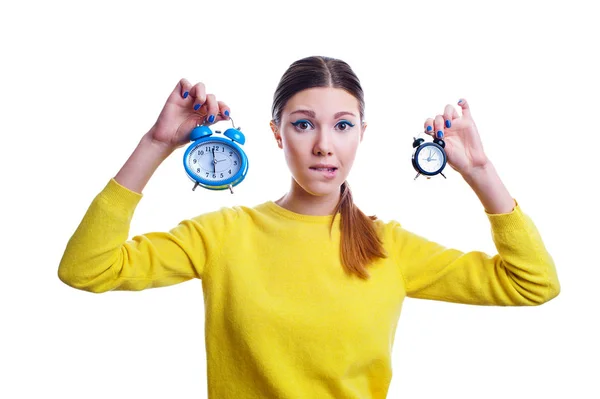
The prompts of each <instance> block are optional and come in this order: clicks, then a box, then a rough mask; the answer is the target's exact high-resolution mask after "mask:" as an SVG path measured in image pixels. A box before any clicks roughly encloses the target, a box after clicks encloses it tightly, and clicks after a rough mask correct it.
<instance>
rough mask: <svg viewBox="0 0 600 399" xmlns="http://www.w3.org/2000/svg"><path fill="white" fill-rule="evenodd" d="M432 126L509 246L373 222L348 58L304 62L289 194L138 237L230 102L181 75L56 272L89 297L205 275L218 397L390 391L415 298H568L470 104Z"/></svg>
mask: <svg viewBox="0 0 600 399" xmlns="http://www.w3.org/2000/svg"><path fill="white" fill-rule="evenodd" d="M458 105H459V106H460V108H461V109H462V112H461V114H462V115H460V116H459V114H458V113H457V111H456V109H455V107H454V106H452V105H448V106H447V107H446V108H445V110H444V112H443V114H440V115H437V116H435V117H434V118H431V119H427V120H426V121H425V127H424V130H425V132H426V133H428V134H430V135H433V134H434V132H435V134H436V135H437V136H438V137H444V139H445V141H446V151H447V155H448V163H449V164H450V166H452V167H453V168H454V169H455V170H456V171H458V172H459V173H460V174H461V175H462V176H463V177H464V179H465V180H466V181H467V182H468V184H469V185H470V187H472V188H473V190H474V191H475V193H476V194H477V196H478V198H479V199H480V200H481V203H482V204H483V206H484V209H485V211H486V214H487V216H488V218H489V221H490V224H491V229H492V237H493V240H494V243H495V245H496V248H497V249H498V253H497V254H496V255H494V256H489V255H487V254H485V253H482V252H478V251H473V252H468V253H463V252H460V251H458V250H455V249H448V248H444V247H443V246H441V245H439V244H437V243H435V242H431V241H428V240H426V239H424V238H422V237H420V236H418V235H416V234H413V233H411V232H409V231H407V230H405V229H403V228H402V226H401V225H400V224H399V223H398V222H396V221H390V222H383V221H381V220H379V219H376V218H374V217H373V218H371V217H368V216H366V215H364V214H363V213H362V212H361V211H360V210H359V209H358V208H357V207H356V205H354V203H353V201H352V195H351V193H350V188H349V187H348V184H347V183H346V181H345V180H346V176H348V173H349V172H350V169H351V168H352V164H353V162H354V159H355V155H356V151H357V148H358V146H359V144H360V142H361V140H362V137H363V135H364V133H365V129H366V124H365V123H364V121H363V111H364V101H363V92H362V89H361V86H360V83H359V80H358V78H357V77H356V76H355V74H354V73H353V71H352V69H351V68H350V67H349V66H348V65H347V64H346V63H344V62H343V61H340V60H336V59H331V58H327V57H308V58H305V59H301V60H298V61H296V62H295V63H293V64H292V65H291V66H290V67H289V69H288V70H287V71H286V72H285V74H284V75H283V77H282V78H281V81H280V83H279V86H278V87H277V90H276V92H275V95H274V103H273V108H272V113H273V115H272V116H273V119H272V121H271V129H272V132H273V136H274V139H275V141H276V143H277V145H278V146H279V148H281V149H282V150H283V152H284V155H285V160H286V162H287V164H288V167H289V169H290V171H291V174H292V179H291V187H290V189H289V191H288V192H287V193H286V194H285V195H284V196H282V197H281V198H279V199H278V200H276V201H267V202H264V203H262V204H259V205H256V206H252V207H245V206H239V207H230V208H226V207H224V208H222V209H220V210H217V211H212V212H208V213H205V214H201V215H200V216H197V217H194V218H192V219H189V220H185V221H184V222H182V223H180V224H179V225H178V226H176V227H175V228H173V229H172V230H171V231H169V232H164V233H150V234H145V235H139V236H135V237H133V238H132V239H130V240H128V233H129V226H130V222H131V219H132V216H133V213H134V210H135V208H136V205H137V204H138V202H139V201H140V199H141V197H142V195H141V193H142V190H143V189H144V186H145V185H146V183H147V182H148V180H149V179H150V177H151V176H152V174H153V173H154V171H155V170H156V168H157V167H158V166H159V165H160V163H161V162H162V161H163V160H164V159H165V158H166V157H168V156H169V154H171V153H172V152H173V151H174V150H175V149H176V148H178V147H180V146H182V145H184V144H187V143H188V142H189V139H188V137H189V133H190V131H191V130H192V128H193V127H195V126H196V124H197V123H204V122H205V120H206V122H205V123H207V124H211V123H214V122H217V121H219V120H221V119H226V118H228V116H229V112H230V109H229V108H228V106H227V105H226V104H225V103H223V102H221V101H217V99H216V97H215V96H214V95H213V94H207V93H206V91H205V86H204V85H203V84H202V83H198V84H195V85H193V86H192V85H191V84H190V83H189V82H188V81H186V80H185V79H184V80H181V81H180V82H179V83H178V84H177V86H176V87H175V89H174V90H173V92H172V93H171V95H170V96H169V98H168V99H167V102H166V104H165V106H164V108H163V110H162V112H161V114H160V116H159V117H158V119H157V121H156V123H155V125H154V126H153V127H152V128H151V129H150V130H149V131H148V133H146V134H145V135H144V136H143V137H142V139H141V141H140V143H139V145H138V147H137V148H136V149H135V151H134V152H133V154H132V155H131V157H130V158H129V159H128V160H127V162H126V163H125V164H124V165H123V167H122V169H121V170H120V171H119V172H118V173H117V175H116V176H115V177H114V178H113V179H110V180H109V182H108V184H107V185H106V187H105V188H104V189H103V190H102V191H101V192H100V193H99V194H98V195H97V197H96V198H95V199H94V200H93V202H92V204H91V205H90V207H89V209H88V211H87V213H86V214H85V216H84V218H83V220H82V221H81V224H80V225H79V227H78V228H77V230H76V231H75V233H74V235H73V236H72V238H71V239H70V241H69V243H68V245H67V248H66V250H65V253H64V256H63V259H62V261H61V264H60V266H59V277H60V279H61V280H62V281H64V282H65V283H66V284H68V285H70V286H72V287H75V288H78V289H82V290H88V291H92V292H104V291H109V290H142V289H146V288H152V287H159V286H166V285H171V284H176V283H180V282H183V281H186V280H189V279H192V278H200V279H202V287H203V294H204V298H205V314H206V320H205V323H206V336H205V343H206V353H207V362H208V365H207V366H208V368H207V369H208V393H209V398H385V397H386V395H387V391H388V387H389V384H390V380H391V376H392V369H391V351H392V346H393V341H394V335H395V331H396V326H397V323H398V318H399V315H400V310H401V307H402V303H403V300H404V298H405V297H407V296H408V297H413V298H426V299H437V300H443V301H450V302H458V303H468V304H478V305H539V304H542V303H544V302H547V301H549V300H550V299H552V298H554V297H555V296H556V295H558V293H559V291H560V286H559V282H558V278H557V274H556V270H555V266H554V263H553V260H552V258H551V256H550V255H549V253H548V252H547V251H546V249H545V247H544V245H543V242H542V240H541V238H540V236H539V234H538V231H537V229H536V227H535V226H534V224H533V223H532V221H531V220H530V219H529V218H528V217H527V216H526V215H525V214H524V213H523V212H522V210H521V209H520V207H519V205H518V204H517V203H516V202H515V201H514V199H513V197H512V196H511V195H510V194H509V193H508V192H507V190H506V188H505V187H504V185H503V184H502V182H501V180H500V178H499V177H498V175H497V174H496V171H495V169H494V167H493V165H492V163H491V162H490V160H489V159H488V158H487V156H486V155H485V153H484V152H483V149H482V146H481V142H480V138H479V134H478V132H477V128H476V126H475V123H474V122H473V118H472V115H471V113H470V111H469V105H468V103H467V101H466V100H464V99H462V100H460V101H459V102H458Z"/></svg>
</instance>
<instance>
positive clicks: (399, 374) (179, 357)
mask: <svg viewBox="0 0 600 399" xmlns="http://www.w3.org/2000/svg"><path fill="white" fill-rule="evenodd" d="M591 3H592V2H591V1H589V2H583V1H574V0H571V1H561V2H556V1H544V2H541V1H540V2H533V1H529V2H528V1H503V2H495V3H491V2H475V1H452V2H450V1H447V2H442V1H439V2H433V1H410V2H400V4H398V5H395V6H394V8H391V5H390V4H391V3H388V2H387V1H386V2H381V1H373V0H371V1H365V2H356V3H353V2H349V1H345V2H333V1H324V0H321V1H317V2H313V1H305V0H303V1H297V2H280V3H276V2H260V1H247V2H233V1H212V2H205V1H169V2H165V1H160V2H152V1H147V2H143V3H142V2H139V3H138V2H135V4H134V3H133V2H123V1H114V0H110V1H109V0H105V1H102V2H94V3H92V2H75V1H60V0H57V1H52V2H42V1H22V2H18V3H17V4H18V5H15V3H13V4H12V5H7V4H8V2H5V3H3V5H2V6H1V8H0V34H1V36H0V37H1V43H2V45H1V51H2V53H1V54H2V55H1V58H2V61H1V64H0V65H1V74H0V101H1V102H0V118H1V124H0V129H1V130H2V131H1V137H2V141H1V142H0V143H1V144H0V149H1V154H2V156H1V157H0V162H1V165H0V166H1V168H0V171H1V172H0V173H2V175H1V179H2V195H1V197H0V201H2V202H1V207H0V212H2V215H1V219H0V220H1V225H2V227H3V228H2V240H1V241H0V242H1V245H2V252H1V255H0V256H1V257H0V260H1V271H2V275H1V281H2V288H1V290H0V295H1V298H0V299H1V301H0V317H1V319H0V320H1V321H0V323H1V324H2V328H1V330H0V334H1V335H0V336H1V339H0V367H1V370H2V373H1V374H0V397H3V398H31V397H61V398H104V397H111V398H141V397H144V398H166V397H169V398H204V397H206V368H205V367H206V365H205V362H206V359H205V350H204V320H203V318H204V309H203V298H202V291H201V282H200V281H198V280H195V281H190V282H187V283H184V284H180V285H176V286H172V287H165V288H160V289H154V290H147V291H143V292H137V293H132V292H112V293H106V294H102V295H95V294H90V293H86V292H83V291H78V290H75V289H72V288H69V287H68V286H66V285H64V284H63V283H61V282H60V281H59V279H58V277H57V268H58V264H59V261H60V258H61V256H62V253H63V250H64V247H65V245H66V243H67V241H68V239H69V238H70V236H71V234H72V233H73V231H74V230H75V228H76V227H77V225H78V223H79V221H80V220H81V217H82V216H83V214H84V212H85V210H86V209H87V207H88V205H89V203H90V202H91V200H92V199H93V197H94V196H95V195H96V194H97V193H98V192H99V191H100V190H101V189H102V188H103V187H104V185H105V184H106V183H107V182H108V180H109V179H110V178H111V177H113V176H114V174H115V173H116V172H117V171H118V169H119V168H120V166H121V165H122V164H123V163H124V162H125V160H126V159H127V157H128V156H129V154H130V153H131V152H132V150H133V149H134V148H135V146H136V144H137V142H138V140H139V139H140V137H141V136H142V135H143V134H144V133H145V132H146V131H147V130H148V128H149V127H150V126H151V125H152V124H153V123H154V121H155V120H156V117H157V116H158V113H159V111H160V110H161V108H162V106H163V104H164V101H165V100H166V98H167V96H168V95H169V93H170V92H171V90H172V89H173V87H174V86H175V84H176V83H177V81H178V80H179V79H180V78H182V77H186V78H187V79H189V80H190V81H191V82H197V81H202V82H204V83H205V84H206V87H207V89H208V92H210V93H215V94H216V96H217V98H218V99H220V100H223V101H225V102H227V103H228V104H229V105H230V107H231V110H232V111H231V112H232V113H231V115H232V117H233V119H234V121H235V123H236V125H239V126H241V127H242V130H243V131H244V132H245V134H246V137H247V144H246V145H245V148H246V152H247V153H248V155H249V158H250V162H251V164H250V170H249V174H248V177H247V178H246V180H245V181H244V182H243V183H242V184H241V185H239V186H238V187H237V190H236V193H235V194H234V195H231V194H229V193H228V192H208V191H206V190H196V191H195V192H192V190H191V188H192V183H191V182H190V180H189V179H188V177H187V176H186V175H185V172H184V169H183V166H182V161H181V158H182V155H183V152H184V149H183V148H182V149H181V150H178V152H176V153H175V154H173V156H172V157H170V158H169V159H168V160H167V161H166V162H165V163H164V164H163V165H161V167H160V168H159V169H158V171H157V172H156V174H155V176H154V177H153V179H152V180H151V181H150V183H149V184H148V186H147V187H146V189H145V191H144V198H143V199H142V201H141V203H140V204H139V206H138V208H137V210H136V214H135V218H134V220H133V224H132V227H131V234H132V235H134V234H139V233H145V232H148V231H153V230H166V229H169V228H171V227H173V226H175V225H176V224H177V223H178V222H179V221H180V220H182V219H184V218H189V217H193V216H195V215H197V214H200V213H204V212H206V211H210V210H214V209H217V208H218V207H220V206H231V205H237V204H244V205H254V204H257V203H260V202H264V201H266V200H275V199H277V198H279V197H280V196H281V195H283V194H284V193H285V191H286V189H287V188H288V186H289V179H290V177H289V173H288V170H287V168H286V166H285V161H284V158H283V154H282V152H281V151H280V150H279V149H278V148H277V147H276V144H275V141H274V140H273V139H272V135H271V132H270V130H269V125H268V124H269V120H270V118H271V115H270V107H271V101H272V96H273V92H274V90H275V87H276V85H277V83H278V81H279V78H280V77H281V75H282V74H283V72H284V71H285V69H286V68H287V67H288V66H289V65H290V64H291V63H292V62H293V61H295V60H296V59H299V58H302V57H305V56H309V55H326V56H331V57H336V58H341V59H343V60H345V61H347V62H348V63H349V64H350V65H351V66H352V68H353V69H354V70H355V72H356V73H357V74H358V76H359V78H360V79H361V82H362V84H363V88H364V90H365V99H366V120H367V122H368V123H369V127H368V129H367V132H366V135H365V139H364V141H363V143H362V145H361V147H360V149H359V154H358V157H357V160H356V163H355V167H354V169H353V171H352V173H351V175H350V177H349V182H350V184H351V186H352V188H353V192H354V195H355V198H356V202H357V204H358V205H359V206H360V207H361V208H362V209H363V210H364V211H365V212H366V213H368V214H376V215H377V216H379V217H381V218H383V219H385V220H389V219H395V220H398V221H400V222H401V223H402V224H403V225H404V227H406V228H407V229H410V230H412V231H414V232H417V233H419V234H422V235H424V236H426V237H428V238H430V239H432V240H436V241H438V242H440V243H442V244H444V245H446V246H449V247H455V248H459V249H461V250H465V251H468V250H475V249H477V250H484V251H487V252H490V253H495V248H494V246H493V243H492V241H491V235H490V232H489V224H488V221H487V218H486V217H485V215H484V213H483V209H482V206H481V204H480V203H479V202H478V200H477V197H476V196H475V194H474V193H473V192H472V191H471V189H470V188H469V186H468V185H467V184H466V183H465V182H464V181H463V180H462V179H461V177H460V175H458V174H457V173H456V172H454V171H453V170H452V169H450V168H448V169H447V177H448V179H447V180H444V179H443V178H441V177H438V178H436V179H430V180H427V179H424V178H422V177H421V178H419V179H417V180H416V181H415V180H413V177H414V175H415V172H414V170H413V169H412V166H411V163H410V155H411V152H412V147H411V144H412V137H413V136H414V135H415V134H417V133H418V132H419V131H421V130H422V127H423V122H424V121H425V119H426V118H428V117H435V115H437V114H438V113H442V112H443V109H444V106H445V105H446V104H449V103H450V104H456V101H457V100H458V99H459V98H461V97H464V98H466V99H467V100H468V101H469V102H470V104H471V109H472V113H473V117H474V119H475V121H476V123H477V125H478V127H479V131H480V134H481V137H482V141H483V144H484V148H485V150H486V152H487V154H488V156H489V157H490V159H491V160H492V162H493V163H494V164H495V166H496V168H497V170H498V171H499V173H500V176H501V178H502V179H503V181H504V183H505V184H506V186H507V188H508V189H509V191H510V193H511V194H512V195H513V196H514V197H515V198H516V199H517V200H518V201H519V204H520V205H521V207H522V208H523V210H524V211H525V212H526V213H527V214H529V215H530V216H531V217H532V219H533V220H534V222H535V223H536V225H537V226H538V228H539V230H540V232H541V234H542V237H543V238H544V241H545V244H546V246H547V248H548V249H549V251H550V253H551V254H552V255H553V257H554V260H555V262H556V265H557V269H558V273H559V278H560V282H561V285H562V292H561V294H560V295H559V297H557V298H556V299H554V300H553V301H551V302H549V303H547V304H544V305H542V306H539V307H528V308H516V307H507V308H501V307H477V306H467V305H457V304H449V303H443V302H434V301H423V300H413V299H407V300H406V302H405V304H404V309H403V312H402V315H401V318H400V323H399V327H398V331H397V335H396V343H395V346H394V351H393V367H394V369H393V371H394V377H393V381H392V384H391V387H390V393H389V396H388V397H390V398H399V397H403V398H413V399H415V398H439V397H445V398H482V397H484V398H504V397H511V398H541V397H546V398H549V397H551V398H566V397H572V398H597V397H599V395H600V388H599V387H598V383H597V382H593V381H594V380H596V378H597V377H598V372H599V369H600V367H599V365H598V358H599V356H600V351H599V345H598V336H599V335H600V329H599V328H598V327H597V325H598V324H597V322H598V309H597V305H598V296H597V294H596V291H597V285H598V284H597V282H598V279H599V278H600V272H599V271H598V268H599V266H600V261H599V255H598V252H597V249H598V246H599V242H600V240H599V239H600V234H598V228H597V226H598V222H599V218H598V214H597V209H598V204H599V197H598V194H597V192H598V186H599V184H598V182H599V181H600V178H599V177H598V145H597V138H598V133H599V131H598V109H599V107H598V106H599V105H600V101H599V100H598V96H599V95H600V94H599V92H600V90H599V89H600V84H599V83H600V82H599V80H600V79H599V77H598V76H599V73H598V71H599V70H600V65H599V62H598V57H597V53H598V37H600V28H598V21H597V18H596V17H594V15H596V13H595V12H592V8H591V7H590V6H589V5H588V4H591ZM221 123H223V125H222V126H224V127H226V126H227V123H226V122H221ZM217 126H219V125H217ZM349 311H351V309H349ZM374 312H376V309H374ZM596 381H597V380H596Z"/></svg>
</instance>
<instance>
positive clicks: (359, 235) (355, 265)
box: [332, 181, 387, 280]
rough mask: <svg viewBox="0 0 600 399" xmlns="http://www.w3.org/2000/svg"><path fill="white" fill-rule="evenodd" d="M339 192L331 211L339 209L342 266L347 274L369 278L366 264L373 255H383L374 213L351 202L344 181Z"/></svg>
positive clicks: (370, 260)
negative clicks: (336, 203)
mask: <svg viewBox="0 0 600 399" xmlns="http://www.w3.org/2000/svg"><path fill="white" fill-rule="evenodd" d="M340 192H341V198H340V201H339V203H338V205H337V207H336V209H335V211H334V213H333V214H334V215H336V214H337V213H338V212H340V211H341V221H340V228H341V239H340V241H341V251H340V252H341V258H342V266H343V267H344V269H345V270H346V272H348V273H349V274H356V275H357V276H358V277H360V278H362V279H365V280H366V279H368V278H369V273H368V271H367V269H366V267H367V266H368V265H369V264H370V263H372V262H373V261H374V260H376V258H386V257H387V255H386V253H385V250H384V249H383V243H382V242H381V239H380V237H379V236H378V235H377V231H376V229H375V224H374V223H373V221H374V220H376V219H377V216H367V215H365V214H364V213H363V212H362V211H361V210H360V209H358V207H357V206H355V205H354V201H353V199H352V192H351V191H350V186H349V184H348V182H347V181H345V182H344V183H343V184H342V187H341V188H340ZM332 226H333V222H332Z"/></svg>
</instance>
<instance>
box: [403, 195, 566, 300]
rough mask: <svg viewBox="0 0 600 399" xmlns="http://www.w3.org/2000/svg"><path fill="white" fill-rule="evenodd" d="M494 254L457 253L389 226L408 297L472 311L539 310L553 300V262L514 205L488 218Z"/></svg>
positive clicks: (555, 292) (555, 283) (555, 284)
mask: <svg viewBox="0 0 600 399" xmlns="http://www.w3.org/2000/svg"><path fill="white" fill-rule="evenodd" d="M486 215H487V217H488V219H489V222H490V225H491V232H492V239H493V241H494V244H495V246H496V249H497V251H498V253H497V254H495V255H493V256H491V255H488V254H486V253H484V252H481V251H472V252H467V253H465V252H461V251H459V250H456V249H451V248H445V247H443V246H442V245H440V244H437V243H435V242H431V241H429V240H427V239H425V238H422V237H420V236H418V235H416V234H413V233H411V232H409V231H406V230H404V229H403V228H402V227H401V226H400V225H399V224H395V225H394V226H393V234H392V236H393V240H394V245H395V246H394V248H395V255H396V256H397V262H398V264H399V267H400V269H401V273H402V275H403V277H404V280H405V281H404V283H405V286H406V291H407V292H406V294H407V296H408V297H412V298H423V299H433V300H441V301H447V302H457V303H465V304H473V305H500V306H510V305H512V306H517V305H539V304H542V303H544V302H547V301H549V300H551V299H552V298H554V297H556V296H557V295H558V294H559V292H560V284H559V281H558V276H557V273H556V268H555V265H554V261H553V259H552V257H551V256H550V254H549V253H548V251H547V250H546V248H545V246H544V243H543V242H542V239H541V237H540V234H539V232H538V230H537V228H536V227H535V225H534V224H533V221H532V220H531V219H530V218H529V217H528V216H527V215H526V214H524V213H523V211H522V209H521V208H520V206H519V205H518V203H517V204H516V206H515V208H514V209H513V210H512V211H511V212H509V213H504V214H489V213H486Z"/></svg>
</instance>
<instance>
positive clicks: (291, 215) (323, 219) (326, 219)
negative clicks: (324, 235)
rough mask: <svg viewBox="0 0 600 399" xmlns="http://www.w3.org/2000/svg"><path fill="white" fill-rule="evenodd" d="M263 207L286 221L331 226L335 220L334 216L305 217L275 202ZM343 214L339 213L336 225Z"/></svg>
mask: <svg viewBox="0 0 600 399" xmlns="http://www.w3.org/2000/svg"><path fill="white" fill-rule="evenodd" d="M263 205H265V206H266V207H267V208H268V209H269V210H271V211H273V212H274V213H276V214H278V215H279V216H283V217H284V218H286V219H290V220H297V221H300V222H308V223H318V224H328V225H329V224H331V220H332V219H333V218H334V215H305V214H302V213H296V212H293V211H290V210H289V209H286V208H284V207H282V206H280V205H277V204H276V203H275V202H274V201H267V202H265V203H264V204H263ZM340 217H341V214H340V213H339V212H338V213H337V214H336V215H335V221H334V224H339V222H340Z"/></svg>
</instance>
